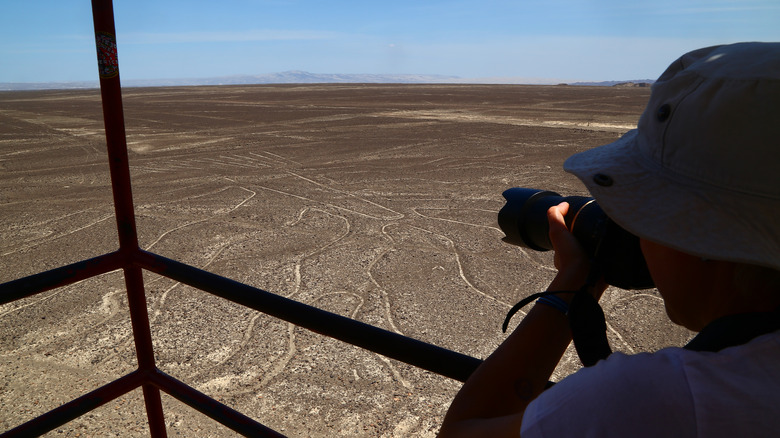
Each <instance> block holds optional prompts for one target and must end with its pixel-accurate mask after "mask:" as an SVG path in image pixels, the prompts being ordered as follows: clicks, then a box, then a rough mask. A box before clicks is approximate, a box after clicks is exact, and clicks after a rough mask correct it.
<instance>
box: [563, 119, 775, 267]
mask: <svg viewBox="0 0 780 438" xmlns="http://www.w3.org/2000/svg"><path fill="white" fill-rule="evenodd" d="M640 141H641V135H640V133H639V131H638V130H636V129H635V130H632V131H629V132H628V133H626V134H625V135H624V136H623V137H621V138H620V139H619V140H617V141H615V142H614V143H610V144H607V145H604V146H600V147H597V148H594V149H591V150H588V151H585V152H581V153H578V154H575V155H573V156H571V157H569V159H567V160H566V162H565V163H564V170H566V171H567V172H569V173H572V174H574V175H576V176H577V177H578V178H579V179H580V180H581V181H582V182H583V183H584V184H585V186H586V187H587V188H588V190H589V191H590V193H591V194H592V195H593V197H594V198H596V201H597V202H598V203H599V205H600V206H601V207H602V209H603V210H604V211H605V212H606V213H607V215H608V216H609V217H610V218H611V219H612V220H614V221H615V222H616V223H618V224H619V225H620V226H621V227H623V228H625V229H626V230H628V231H629V232H631V233H633V234H635V235H637V236H639V237H641V238H644V239H647V240H651V241H653V242H656V243H660V244H662V245H665V246H668V247H670V248H674V249H677V250H679V251H682V252H685V253H688V254H693V255H697V256H700V257H707V258H711V259H715V260H730V261H735V262H741V263H749V264H756V265H763V266H769V267H772V268H774V269H778V270H780V251H778V249H777V248H778V247H777V242H779V241H780V235H779V234H780V232H779V231H778V227H777V226H776V225H775V226H771V225H770V226H766V224H767V223H778V222H780V206H779V204H778V202H777V200H769V199H756V198H757V197H756V196H754V195H748V194H745V193H737V192H734V191H731V190H729V189H728V188H723V187H713V186H712V185H706V186H705V185H703V184H701V183H698V182H697V181H693V180H691V179H689V178H684V177H682V176H680V175H677V174H674V173H673V172H671V171H669V170H668V169H667V168H665V167H663V166H662V165H661V164H660V163H658V162H657V161H655V160H652V159H651V158H650V157H648V156H646V154H645V153H643V151H642V148H641V147H639V142H640ZM596 175H599V177H596V178H595V179H594V177H595V176H596ZM603 175H607V176H608V177H609V178H607V179H605V178H604V177H603ZM605 180H609V181H610V183H611V184H609V185H605V183H604V181H605ZM757 205H758V206H759V207H758V209H757V207H756V206H757ZM745 212H750V213H749V214H748V213H745ZM753 215H760V217H763V218H764V219H762V220H754V219H755V217H756V216H753ZM764 215H768V216H764ZM766 217H769V218H772V217H774V218H779V219H776V220H774V221H772V220H770V221H766V219H765V218H766ZM762 224H764V225H762Z"/></svg>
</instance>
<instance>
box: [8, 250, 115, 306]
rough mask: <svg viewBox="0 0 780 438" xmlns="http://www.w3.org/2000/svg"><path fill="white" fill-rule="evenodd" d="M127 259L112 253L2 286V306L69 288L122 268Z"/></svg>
mask: <svg viewBox="0 0 780 438" xmlns="http://www.w3.org/2000/svg"><path fill="white" fill-rule="evenodd" d="M125 260H126V258H125V257H123V256H121V255H120V254H119V253H117V252H112V253H108V254H104V255H102V256H98V257H95V258H91V259H88V260H82V261H80V262H76V263H72V264H70V265H66V266H62V267H59V268H55V269H52V270H49V271H45V272H40V273H38V274H34V275H30V276H28V277H24V278H20V279H18V280H12V281H9V282H7V283H3V284H0V304H6V303H10V302H11V301H15V300H18V299H21V298H25V297H29V296H31V295H35V294H37V293H41V292H45V291H47V290H51V289H55V288H58V287H62V286H67V285H70V284H73V283H77V282H79V281H82V280H86V279H88V278H90V277H94V276H96V275H102V274H105V273H107V272H111V271H115V270H117V269H120V268H122V266H123V265H124V263H125Z"/></svg>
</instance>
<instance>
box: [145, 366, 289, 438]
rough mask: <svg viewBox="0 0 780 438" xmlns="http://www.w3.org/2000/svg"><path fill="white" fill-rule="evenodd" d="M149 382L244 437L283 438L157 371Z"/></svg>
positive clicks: (277, 433)
mask: <svg viewBox="0 0 780 438" xmlns="http://www.w3.org/2000/svg"><path fill="white" fill-rule="evenodd" d="M151 381H152V383H154V384H155V385H157V386H158V387H159V388H160V389H162V390H163V391H165V392H166V393H167V394H169V395H171V396H173V397H175V398H176V399H177V400H179V401H181V402H182V403H185V404H187V405H189V406H190V407H192V408H193V409H195V410H197V411H199V412H201V413H203V414H205V415H207V416H209V417H210V418H212V419H214V420H216V421H218V422H220V423H221V424H223V425H224V426H226V427H228V428H230V429H232V430H233V431H235V432H238V433H240V434H242V435H244V436H252V437H273V438H276V437H284V435H282V434H280V433H279V432H276V431H274V430H273V429H270V428H268V427H267V426H264V425H263V424H261V423H258V422H257V421H255V420H253V419H251V418H249V417H247V416H246V415H244V414H242V413H241V412H238V411H236V410H235V409H232V408H230V407H229V406H226V405H224V404H222V403H220V402H218V401H216V400H214V399H212V398H211V397H209V396H207V395H206V394H203V393H202V392H199V391H197V390H195V389H193V388H192V387H190V386H187V385H186V384H185V383H183V382H181V381H179V380H176V379H175V378H173V377H171V376H169V375H167V374H165V373H163V372H162V371H160V370H157V372H156V373H155V374H153V375H152V376H151Z"/></svg>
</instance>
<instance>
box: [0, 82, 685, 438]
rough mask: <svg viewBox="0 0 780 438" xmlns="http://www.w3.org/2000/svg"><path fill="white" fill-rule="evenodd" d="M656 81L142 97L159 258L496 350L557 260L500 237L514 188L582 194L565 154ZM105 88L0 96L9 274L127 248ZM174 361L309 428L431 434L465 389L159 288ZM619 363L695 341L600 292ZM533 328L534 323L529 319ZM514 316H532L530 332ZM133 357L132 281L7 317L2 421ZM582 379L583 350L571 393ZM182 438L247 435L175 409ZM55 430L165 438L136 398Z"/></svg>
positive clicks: (166, 363) (272, 421)
mask: <svg viewBox="0 0 780 438" xmlns="http://www.w3.org/2000/svg"><path fill="white" fill-rule="evenodd" d="M648 95H649V91H648V90H647V89H641V88H618V87H611V88H605V87H567V86H467V85H454V86H451V85H436V86H425V85H410V86H407V85H307V86H241V87H198V88H168V89H165V88H157V89H127V90H125V93H124V104H125V118H126V127H127V139H128V145H129V149H130V165H131V172H132V178H133V185H134V198H135V206H136V214H137V221H138V230H139V239H140V242H141V246H142V248H145V249H148V250H151V251H154V252H157V253H159V254H162V255H164V256H167V257H170V258H174V259H177V260H180V261H183V262H185V263H188V264H191V265H194V266H197V267H200V268H203V269H207V270H209V271H212V272H215V273H217V274H220V275H223V276H227V277H231V278H233V279H236V280H238V281H241V282H243V283H246V284H250V285H252V286H256V287H259V288H262V289H265V290H268V291H271V292H274V293H277V294H279V295H283V296H286V297H290V298H293V299H295V300H298V301H301V302H305V303H308V304H311V305H314V306H317V307H320V308H323V309H327V310H330V311H333V312H337V313H339V314H342V315H346V316H349V317H352V318H355V319H358V320H360V321H364V322H367V323H370V324H373V325H376V326H379V327H382V328H385V329H387V330H392V331H395V332H398V333H402V334H404V335H407V336H411V337H414V338H417V339H421V340H424V341H428V342H432V343H435V344H437V345H441V346H443V347H446V348H449V349H453V350H456V351H459V352H462V353H465V354H468V355H472V356H474V357H478V358H484V357H485V356H487V355H488V354H489V353H490V352H491V351H492V350H493V349H494V348H495V347H496V346H497V345H498V344H499V343H500V342H501V340H502V339H504V336H505V335H504V334H502V333H501V330H500V324H501V322H502V320H503V317H504V315H505V313H506V311H507V310H508V309H509V308H510V307H511V306H512V305H513V304H514V303H515V302H517V301H518V300H519V299H520V298H522V297H524V296H527V295H529V294H531V293H534V292H538V291H541V290H543V289H544V288H545V287H546V284H547V283H548V282H549V280H550V279H551V277H552V275H553V273H554V270H553V268H552V258H551V254H550V253H537V252H533V251H530V250H528V251H525V250H522V249H520V248H518V247H513V246H510V245H507V244H505V243H502V242H501V237H502V236H503V234H502V233H501V232H500V230H499V229H498V226H497V223H496V214H497V212H498V210H499V209H500V208H501V206H502V205H503V198H502V197H501V193H502V191H504V190H505V189H507V188H510V187H516V186H523V187H537V188H545V189H549V190H554V191H558V192H559V193H562V194H565V195H574V194H585V192H584V189H583V187H582V186H581V184H580V183H579V181H577V180H576V179H575V178H573V177H571V176H569V175H567V174H565V173H564V172H563V171H562V170H561V164H562V162H563V160H564V159H565V158H566V157H567V156H569V155H570V154H572V153H574V152H577V151H580V150H584V149H586V148H590V147H593V146H596V145H599V144H603V143H607V142H610V141H613V140H615V139H616V138H618V137H619V135H620V134H621V133H623V132H625V131H626V130H628V129H631V128H632V127H633V126H635V124H636V120H637V118H638V116H639V114H640V112H641V110H642V108H643V106H644V104H645V103H646V101H647V98H648ZM102 129H103V127H102V113H101V107H100V99H99V92H98V91H97V90H82V91H46V92H4V93H0V282H5V281H9V280H13V279H16V278H20V277H23V276H26V275H30V274H33V273H36V272H40V271H43V270H47V269H51V268H55V267H58V266H62V265H64V264H67V263H72V262H75V261H79V260H83V259H85V258H89V257H94V256H97V255H101V254H104V253H107V252H110V251H113V250H115V249H116V248H117V245H118V244H117V237H116V231H115V222H114V214H113V206H112V199H111V190H110V186H109V178H108V166H107V157H106V153H105V139H104V134H103V131H102ZM145 282H146V290H147V295H148V297H147V301H148V308H149V314H150V319H151V325H152V330H153V337H154V342H155V353H156V358H157V361H158V366H159V367H160V368H161V369H162V370H163V371H165V372H167V373H169V374H171V375H173V376H174V377H177V378H178V379H180V380H183V381H184V382H186V383H188V384H190V385H192V386H194V387H195V388H197V389H199V390H201V391H203V392H205V393H207V394H209V395H210V396H212V397H215V398H217V399H219V400H221V401H222V402H224V403H226V404H228V405H229V406H232V407H234V408H236V409H238V410H240V411H242V412H244V413H245V414H247V415H249V416H251V417H253V418H255V419H257V420H258V421H260V422H262V423H264V424H266V425H268V426H270V427H272V428H274V429H276V430H278V431H280V432H282V433H284V434H286V435H288V436H291V437H308V436H311V437H330V436H352V437H357V436H367V437H396V436H422V437H425V436H433V435H435V433H436V431H437V430H438V425H439V424H440V422H441V420H442V417H443V415H444V413H445V412H446V409H447V406H448V405H449V402H450V401H451V399H452V397H453V396H454V394H455V393H456V392H457V390H458V388H459V387H460V383H459V382H456V381H453V380H451V379H448V378H445V377H441V376H438V375H435V374H433V373H430V372H427V371H422V370H419V369H416V368H414V367H411V366H409V365H406V364H403V363H399V362H397V361H394V360H389V359H387V358H384V357H382V356H379V355H377V354H374V353H370V352H366V351H362V350H360V349H358V348H356V347H353V346H350V345H346V344H343V343H341V342H338V341H335V340H332V339H328V338H324V337H322V336H319V335H316V334H313V333H311V332H308V331H307V330H305V329H301V328H296V327H295V326H293V325H291V324H288V323H286V322H283V321H280V320H278V319H275V318H272V317H269V316H266V315H264V314H261V313H257V312H255V311H252V310H247V309H245V308H243V307H241V306H239V305H236V304H233V303H230V302H226V301H224V300H221V299H218V298H216V297H213V296H210V295H208V294H206V293H203V292H200V291H197V290H194V289H192V288H190V287H187V286H184V285H181V284H179V283H176V282H174V281H172V280H169V279H165V278H161V277H159V276H157V275H154V274H149V273H147V274H145ZM602 305H603V307H604V309H605V312H606V314H607V318H608V323H609V337H610V342H611V344H612V347H613V349H614V350H618V351H625V352H638V351H653V350H656V349H659V348H662V347H664V346H669V345H682V344H683V343H684V342H685V341H686V340H687V339H688V338H689V337H690V333H689V332H687V331H686V330H684V329H682V328H679V327H676V326H674V325H672V324H671V323H670V322H669V321H668V320H667V319H666V316H665V313H664V310H663V305H662V302H661V300H660V297H659V296H658V294H657V292H656V291H654V290H650V291H639V292H636V291H634V292H627V291H622V290H618V289H613V288H611V289H609V290H608V291H607V293H606V295H605V297H604V298H603V299H602ZM516 319H518V320H519V319H520V318H516ZM515 323H516V322H515ZM135 367H136V362H135V351H134V347H133V343H132V337H131V333H130V324H129V315H128V313H127V300H126V297H125V295H124V289H123V278H122V274H121V272H113V273H109V274H105V275H102V276H100V277H96V278H93V279H90V280H87V281H83V282H80V283H77V284H75V285H72V286H69V287H64V288H60V289H56V290H53V291H49V292H45V293H42V294H39V295H36V296H33V297H30V298H27V299H24V300H20V301H17V302H13V303H10V304H6V305H3V306H0V375H2V380H0V430H7V429H9V428H12V427H14V426H16V425H18V424H21V423H22V422H24V421H27V420H29V419H31V418H34V417H35V416H36V415H39V414H41V413H44V412H46V411H48V410H50V409H52V408H54V407H57V406H58V405H59V404H61V403H63V402H66V401H69V400H70V399H72V398H74V397H77V396H79V395H81V394H83V393H85V392H87V391H90V390H92V389H95V388H97V387H98V386H100V385H102V384H105V383H107V382H109V381H111V380H113V379H115V378H117V377H119V376H121V375H123V374H125V373H128V372H130V371H132V370H134V369H135ZM578 367H579V364H578V360H577V358H576V355H575V354H574V353H573V350H572V351H570V352H568V353H567V354H566V356H565V357H564V359H563V361H562V363H561V365H560V366H559V369H558V370H557V371H556V374H555V376H554V377H553V378H554V380H558V379H560V378H562V377H564V376H565V375H567V374H569V373H571V372H573V371H574V370H576V369H577V368H578ZM163 402H164V409H165V413H166V423H167V424H168V433H169V435H170V436H187V437H193V436H197V437H209V436H214V437H222V436H233V435H234V433H233V432H232V431H230V430H228V429H225V428H224V427H222V426H221V425H219V424H217V423H215V422H213V421H212V420H210V419H208V418H207V417H203V416H201V415H200V414H198V413H196V412H194V411H192V410H191V409H190V408H189V407H187V406H185V405H182V404H180V403H179V402H178V401H176V400H173V399H171V398H169V397H167V396H164V399H163ZM50 436H73V437H76V436H122V437H135V436H148V429H147V426H146V418H145V413H144V410H143V401H142V396H141V394H140V391H134V392H132V393H130V394H127V395H126V396H124V397H122V398H120V399H118V400H116V401H114V402H111V403H109V404H107V405H105V406H103V407H101V408H99V409H97V410H95V411H93V412H92V413H90V414H88V415H85V416H84V417H81V418H79V419H77V420H74V421H72V422H71V423H68V424H66V425H65V426H63V427H61V428H58V429H57V430H55V431H53V432H52V433H51V434H50Z"/></svg>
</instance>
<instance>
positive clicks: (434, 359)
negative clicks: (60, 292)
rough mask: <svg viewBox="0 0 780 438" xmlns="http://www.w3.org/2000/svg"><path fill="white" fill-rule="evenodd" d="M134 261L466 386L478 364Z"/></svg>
mask: <svg viewBox="0 0 780 438" xmlns="http://www.w3.org/2000/svg"><path fill="white" fill-rule="evenodd" d="M136 263H137V264H138V265H139V266H141V267H143V268H145V269H148V270H150V271H152V272H156V273H158V274H160V275H163V276H165V277H168V278H172V279H174V280H176V281H179V282H181V283H184V284H187V285H190V286H192V287H195V288H198V289H201V290H204V291H206V292H209V293H211V294H214V295H217V296H219V297H222V298H225V299H228V300H230V301H233V302H235V303H238V304H242V305H244V306H247V307H250V308H252V309H255V310H258V311H260V312H263V313H267V314H269V315H271V316H275V317H277V318H280V319H283V320H285V321H288V322H291V323H293V324H295V325H298V326H300V327H304V328H306V329H309V330H311V331H313V332H316V333H320V334H323V335H325V336H329V337H332V338H335V339H339V340H341V341H344V342H347V343H349V344H352V345H356V346H358V347H361V348H364V349H366V350H370V351H373V352H375V353H379V354H381V355H383V356H387V357H390V358H393V359H397V360H400V361H402V362H405V363H408V364H411V365H414V366H417V367H419V368H423V369H426V370H428V371H432V372H434V373H437V374H441V375H443V376H446V377H450V378H452V379H455V380H459V381H461V382H465V381H466V379H467V378H468V377H469V376H470V375H471V373H472V372H473V371H474V370H475V369H476V368H477V367H478V366H479V364H481V363H482V361H481V360H479V359H476V358H473V357H471V356H467V355H464V354H461V353H457V352H454V351H451V350H447V349H445V348H442V347H438V346H436V345H433V344H428V343H426V342H422V341H419V340H416V339H412V338H409V337H406V336H403V335H399V334H397V333H393V332H390V331H387V330H384V329H381V328H379V327H374V326H372V325H369V324H366V323H363V322H360V321H356V320H354V319H350V318H347V317H344V316H341V315H338V314H335V313H331V312H327V311H324V310H321V309H318V308H316V307H312V306H309V305H307V304H303V303H300V302H298V301H295V300H291V299H289V298H284V297H281V296H279V295H276V294H273V293H270V292H267V291H264V290H262V289H258V288H255V287H252V286H248V285H245V284H243V283H239V282H237V281H235V280H231V279H228V278H224V277H220V276H219V275H216V274H212V273H210V272H207V271H203V270H201V269H198V268H195V267H192V266H189V265H186V264H184V263H181V262H177V261H175V260H171V259H168V258H165V257H163V256H160V255H157V254H153V253H150V252H146V251H139V252H138V257H137V258H136Z"/></svg>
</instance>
